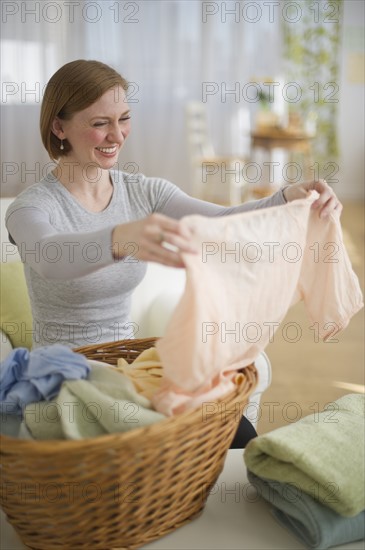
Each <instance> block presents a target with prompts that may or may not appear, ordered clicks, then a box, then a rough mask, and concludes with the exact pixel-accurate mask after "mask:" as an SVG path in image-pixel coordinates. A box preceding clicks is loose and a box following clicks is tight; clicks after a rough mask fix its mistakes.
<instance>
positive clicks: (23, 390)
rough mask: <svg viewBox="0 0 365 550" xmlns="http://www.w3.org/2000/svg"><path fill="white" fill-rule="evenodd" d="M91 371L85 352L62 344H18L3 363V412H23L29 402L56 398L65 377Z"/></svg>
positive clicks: (0, 394) (0, 374)
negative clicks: (32, 345) (19, 346)
mask: <svg viewBox="0 0 365 550" xmlns="http://www.w3.org/2000/svg"><path fill="white" fill-rule="evenodd" d="M89 371H90V367H89V365H88V362H87V359H86V358H85V357H84V356H83V355H81V354H80V353H75V352H74V351H72V350H70V349H69V348H67V347H66V346H62V345H60V344H54V345H51V346H44V347H41V348H37V349H35V350H34V351H29V350H28V349H26V348H16V349H14V350H13V351H12V352H11V353H10V354H9V355H8V357H7V358H6V359H5V360H4V361H2V362H1V363H0V412H1V413H2V414H19V415H21V414H22V412H23V410H24V408H25V406H26V405H28V403H34V402H36V401H41V400H44V399H45V400H49V399H53V398H54V397H55V396H56V395H57V394H58V393H59V391H60V388H61V385H62V382H63V381H64V380H78V379H80V378H86V377H87V375H88V373H89Z"/></svg>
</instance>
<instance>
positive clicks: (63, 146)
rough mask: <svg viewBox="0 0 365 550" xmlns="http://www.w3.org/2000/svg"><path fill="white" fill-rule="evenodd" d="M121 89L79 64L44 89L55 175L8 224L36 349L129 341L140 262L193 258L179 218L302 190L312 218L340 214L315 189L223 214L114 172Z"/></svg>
mask: <svg viewBox="0 0 365 550" xmlns="http://www.w3.org/2000/svg"><path fill="white" fill-rule="evenodd" d="M127 88H128V83H127V82H126V80H125V79H124V78H123V77H122V76H120V75H119V74H118V73H117V72H116V71H114V70H113V69H112V68H110V67H108V66H107V65H104V64H103V63H100V62H98V61H85V60H78V61H73V62H71V63H68V64H66V65H64V66H63V67H61V68H60V69H59V70H58V71H57V72H56V73H55V74H54V75H53V77H52V78H51V80H50V81H49V83H48V85H47V87H46V90H45V94H44V99H43V103H42V109H41V121H40V125H41V135H42V140H43V144H44V146H45V148H46V149H47V151H48V153H49V155H50V157H51V158H52V159H53V160H56V161H57V165H56V167H55V169H54V170H53V172H52V173H51V174H49V176H47V177H46V178H45V179H44V180H42V181H41V182H40V183H38V184H35V185H33V186H31V187H29V188H27V189H26V190H25V191H24V192H23V193H21V194H20V195H19V196H18V197H17V199H16V200H15V201H14V203H13V204H12V205H11V206H10V208H9V209H8V212H7V215H6V223H7V228H8V231H9V235H10V236H11V239H12V240H13V242H14V243H16V245H17V246H18V249H19V252H20V255H21V257H22V261H23V262H24V266H25V276H26V280H27V285H28V289H29V295H30V300H31V306H32V314H33V323H34V326H33V341H34V347H37V346H42V345H47V344H52V343H55V342H57V343H61V344H65V345H68V346H70V347H77V346H81V345H86V344H89V343H90V341H94V342H95V343H98V342H105V341H112V340H114V339H121V338H128V337H131V334H130V329H129V327H130V324H129V311H130V304H131V295H132V292H133V289H134V288H135V287H136V286H137V285H138V283H139V282H140V281H141V280H142V278H143V276H144V274H145V271H146V265H145V264H144V262H146V261H154V262H159V263H162V264H165V265H168V266H175V267H183V261H182V257H181V253H182V252H191V253H195V252H197V251H195V250H193V249H192V248H191V245H190V242H189V234H186V233H184V231H183V229H182V226H181V224H180V223H179V219H180V218H181V217H182V216H184V215H187V214H201V215H205V216H223V215H228V214H233V213H238V212H243V211H247V210H252V209H256V208H263V207H269V206H274V205H280V204H284V203H285V202H286V201H292V200H295V199H299V198H302V197H304V196H305V195H306V192H307V191H308V190H309V189H316V190H317V191H318V192H319V195H320V196H319V198H318V199H317V201H316V202H315V203H314V204H313V207H314V208H317V209H318V211H319V214H320V215H322V216H325V215H328V213H329V212H331V211H332V210H333V209H335V210H336V211H337V212H339V213H340V212H341V209H342V206H341V204H340V203H339V201H338V199H337V197H336V195H335V194H334V192H333V191H332V189H331V188H330V187H329V186H328V185H327V183H326V182H325V181H323V180H321V181H317V182H311V183H303V184H296V185H291V186H288V187H285V188H283V189H281V190H279V191H278V192H277V193H275V194H274V195H272V196H271V197H269V198H267V199H262V200H259V201H252V202H250V203H245V204H242V205H240V206H237V207H232V208H226V207H223V206H219V205H216V204H211V203H207V202H203V201H200V200H197V199H194V198H192V197H189V196H188V195H186V194H185V193H183V192H182V191H181V190H180V189H178V188H177V187H175V186H174V185H173V184H172V183H170V182H168V181H166V180H162V179H158V178H147V177H145V176H143V175H142V174H139V175H137V176H136V175H130V174H127V173H122V172H118V171H113V170H112V168H113V166H114V165H115V164H116V162H117V159H118V155H119V152H120V150H121V148H122V147H123V145H124V142H125V140H126V139H127V137H128V134H129V132H130V110H129V108H128V104H127V101H126V91H127ZM166 245H167V246H166ZM169 245H171V246H169ZM90 331H91V332H90ZM116 335H117V338H116Z"/></svg>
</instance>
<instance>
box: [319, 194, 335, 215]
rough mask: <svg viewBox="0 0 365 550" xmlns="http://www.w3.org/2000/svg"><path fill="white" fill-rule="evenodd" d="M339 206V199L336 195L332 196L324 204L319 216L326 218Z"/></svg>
mask: <svg viewBox="0 0 365 550" xmlns="http://www.w3.org/2000/svg"><path fill="white" fill-rule="evenodd" d="M337 206H338V201H337V199H336V197H334V196H333V197H331V198H330V199H329V200H328V201H327V202H326V203H325V204H324V206H323V208H322V209H321V211H320V214H319V217H320V218H326V217H327V216H328V215H329V214H330V213H331V212H332V211H333V210H335V209H336V207H337Z"/></svg>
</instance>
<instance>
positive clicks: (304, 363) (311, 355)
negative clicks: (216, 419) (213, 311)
mask: <svg viewBox="0 0 365 550" xmlns="http://www.w3.org/2000/svg"><path fill="white" fill-rule="evenodd" d="M364 218H365V211H364V203H362V202H360V201H359V202H357V203H346V204H345V205H344V210H343V213H342V216H341V220H342V227H343V230H344V239H345V244H346V249H347V251H348V253H349V255H350V258H351V262H352V266H353V269H354V271H355V273H356V274H357V276H358V277H359V280H360V285H361V287H362V290H363V291H364V242H365V234H364ZM288 322H295V323H298V324H299V326H300V327H301V328H302V336H301V338H300V340H299V341H298V342H296V343H290V342H288V341H286V340H287V339H288V338H286V339H285V331H283V330H282V328H281V327H283V326H284V325H285V324H286V323H288ZM310 325H311V323H310V321H309V320H308V317H307V314H306V311H305V308H304V306H303V303H299V304H297V305H296V306H294V307H293V308H292V309H291V310H290V312H289V314H288V315H287V317H286V318H285V320H284V321H283V323H282V324H281V326H280V327H279V328H278V331H277V333H276V334H275V336H274V339H273V342H272V343H271V344H269V346H268V347H267V348H266V352H267V354H268V356H269V358H270V361H271V364H272V374H273V378H272V384H271V386H270V388H269V389H268V390H266V392H265V393H264V394H263V396H262V401H261V408H260V411H259V417H260V419H259V422H258V433H259V434H262V433H266V432H268V431H271V430H273V429H275V428H278V427H280V426H284V425H286V424H287V423H289V422H292V421H296V420H299V418H301V417H303V416H306V415H309V414H314V413H316V412H318V411H322V410H323V409H324V407H325V406H326V404H327V403H330V402H331V401H333V400H335V399H338V398H339V397H341V396H342V395H345V394H346V393H354V392H356V391H364V370H365V363H364V333H365V331H364V309H363V310H361V311H360V312H359V313H357V314H356V316H355V317H353V319H352V320H351V322H350V324H349V326H348V327H347V328H346V329H345V330H344V331H343V332H341V333H339V334H338V335H337V336H336V338H337V342H331V343H330V342H328V343H323V342H321V341H319V342H317V341H316V339H315V334H314V331H313V330H311V329H310V328H309V327H310ZM293 334H294V333H293ZM288 335H289V338H294V336H293V335H290V333H288Z"/></svg>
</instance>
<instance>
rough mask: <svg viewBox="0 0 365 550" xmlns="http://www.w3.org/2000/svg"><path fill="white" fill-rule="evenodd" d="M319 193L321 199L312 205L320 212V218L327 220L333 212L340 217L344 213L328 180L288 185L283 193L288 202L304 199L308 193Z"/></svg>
mask: <svg viewBox="0 0 365 550" xmlns="http://www.w3.org/2000/svg"><path fill="white" fill-rule="evenodd" d="M313 189H314V190H315V191H317V193H319V197H318V199H317V200H315V201H314V202H313V204H312V208H314V209H317V210H318V211H319V217H320V218H325V217H326V216H328V215H329V214H330V213H331V212H336V213H337V214H338V215H339V216H340V215H341V212H342V208H343V206H342V204H341V202H340V201H339V199H338V198H337V196H336V193H335V192H334V191H333V189H332V187H330V186H329V185H328V183H327V182H326V180H318V181H311V182H306V183H295V184H292V185H288V187H286V188H285V189H284V191H283V193H284V196H285V198H286V200H287V201H288V202H291V201H294V200H296V199H303V198H305V197H306V196H307V194H308V191H311V190H313Z"/></svg>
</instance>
